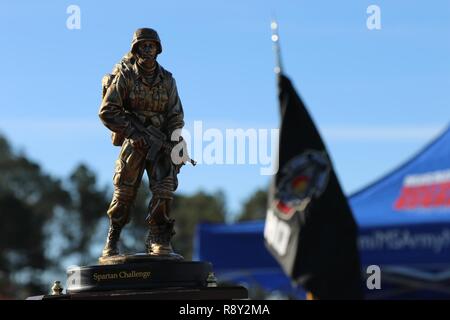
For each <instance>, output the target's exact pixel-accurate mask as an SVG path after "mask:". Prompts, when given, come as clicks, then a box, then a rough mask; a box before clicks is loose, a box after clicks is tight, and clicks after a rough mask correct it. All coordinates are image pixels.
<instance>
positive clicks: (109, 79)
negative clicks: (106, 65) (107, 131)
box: [102, 55, 133, 147]
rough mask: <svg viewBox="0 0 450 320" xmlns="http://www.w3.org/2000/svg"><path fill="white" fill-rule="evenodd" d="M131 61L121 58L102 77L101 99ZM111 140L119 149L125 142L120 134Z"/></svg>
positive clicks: (127, 56)
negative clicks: (110, 70)
mask: <svg viewBox="0 0 450 320" xmlns="http://www.w3.org/2000/svg"><path fill="white" fill-rule="evenodd" d="M132 59H133V58H132V57H129V55H125V56H124V57H123V58H122V60H121V61H120V62H119V63H118V64H116V65H115V66H114V68H113V70H112V72H111V73H107V74H105V75H104V76H103V78H102V99H103V98H104V97H105V95H106V91H108V88H109V87H110V86H111V84H112V83H113V81H114V79H115V78H116V76H117V75H118V74H119V73H120V72H121V70H122V69H124V68H126V69H129V68H131V67H132V63H133V61H132ZM111 140H112V144H113V145H115V146H118V147H120V146H122V144H123V142H124V140H125V136H124V135H122V134H118V133H116V132H113V133H112V134H111Z"/></svg>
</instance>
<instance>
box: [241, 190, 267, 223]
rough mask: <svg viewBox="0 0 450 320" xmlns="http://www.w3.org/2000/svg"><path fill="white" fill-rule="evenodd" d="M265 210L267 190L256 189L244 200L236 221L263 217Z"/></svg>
mask: <svg viewBox="0 0 450 320" xmlns="http://www.w3.org/2000/svg"><path fill="white" fill-rule="evenodd" d="M266 212H267V191H266V190H265V189H260V190H257V191H256V192H255V193H253V194H252V195H251V196H250V197H249V198H248V199H247V200H246V201H245V202H244V205H243V208H242V211H241V212H240V214H239V215H238V217H237V219H236V220H237V221H249V220H261V219H265V217H266Z"/></svg>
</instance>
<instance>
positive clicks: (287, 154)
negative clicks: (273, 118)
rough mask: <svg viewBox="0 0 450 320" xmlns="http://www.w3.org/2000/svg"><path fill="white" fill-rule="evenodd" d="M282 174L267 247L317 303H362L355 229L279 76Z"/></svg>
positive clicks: (272, 195) (273, 194)
mask: <svg viewBox="0 0 450 320" xmlns="http://www.w3.org/2000/svg"><path fill="white" fill-rule="evenodd" d="M278 85H279V102H280V112H281V125H280V141H279V151H278V164H279V166H278V172H277V174H276V175H275V176H274V179H273V182H272V186H271V190H270V192H269V206H268V208H269V209H268V212H267V217H266V224H265V230H264V237H265V241H266V246H267V248H268V249H269V251H270V252H271V253H272V254H273V255H274V257H275V258H276V259H277V261H278V262H279V263H280V264H281V266H282V268H283V270H284V271H285V273H286V274H287V275H288V276H290V277H291V279H293V281H294V282H296V283H299V284H301V285H302V286H303V287H304V288H305V289H306V290H307V291H309V292H311V293H312V294H313V296H314V297H316V298H318V299H360V298H362V288H361V278H360V276H361V274H360V264H359V256H358V250H357V242H356V241H357V226H356V223H355V221H354V219H353V215H352V212H351V209H350V207H349V205H348V203H347V199H346V197H345V195H344V194H343V192H342V189H341V187H340V185H339V181H338V179H337V177H336V174H335V172H334V170H333V166H332V163H331V160H330V158H329V156H328V153H327V150H326V148H325V145H324V143H323V142H322V139H321V137H320V134H319V132H318V131H317V129H316V127H315V125H314V122H313V121H312V119H311V117H310V116H309V114H308V111H307V110H306V107H305V105H304V104H303V102H302V100H301V98H300V97H299V95H298V94H297V93H296V91H295V89H294V87H293V86H292V83H291V81H290V80H289V79H288V78H287V77H286V76H284V75H283V74H281V73H280V74H279V75H278Z"/></svg>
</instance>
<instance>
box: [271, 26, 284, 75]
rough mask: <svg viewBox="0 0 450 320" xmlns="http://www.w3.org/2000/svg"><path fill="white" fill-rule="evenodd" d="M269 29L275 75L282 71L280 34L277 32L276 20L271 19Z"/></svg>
mask: <svg viewBox="0 0 450 320" xmlns="http://www.w3.org/2000/svg"><path fill="white" fill-rule="evenodd" d="M270 29H272V37H271V39H272V43H273V51H274V52H275V68H274V69H273V71H274V72H275V74H276V75H280V74H281V73H282V72H283V69H282V64H281V51H280V36H279V34H278V22H277V21H276V20H275V19H273V20H272V22H271V23H270Z"/></svg>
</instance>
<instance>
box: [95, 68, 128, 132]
mask: <svg viewBox="0 0 450 320" xmlns="http://www.w3.org/2000/svg"><path fill="white" fill-rule="evenodd" d="M126 96H127V81H126V79H125V77H124V75H123V73H119V74H118V75H117V76H116V77H115V78H114V80H113V82H112V84H111V86H110V87H109V88H108V90H107V91H106V93H105V96H104V98H103V100H102V104H101V106H100V110H99V114H98V115H99V117H100V120H101V121H102V122H103V124H104V125H105V126H106V127H107V128H108V129H110V130H111V131H113V132H115V133H117V134H120V135H123V136H125V137H127V138H128V137H130V136H131V135H132V134H133V133H134V129H133V127H132V124H131V121H130V120H129V119H128V117H127V115H126V113H125V109H124V101H125V99H126Z"/></svg>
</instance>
